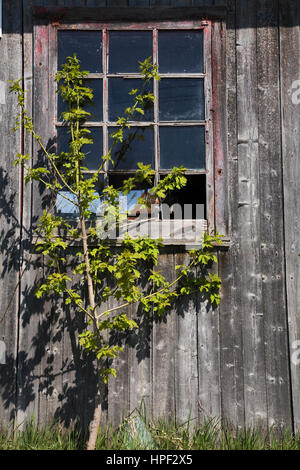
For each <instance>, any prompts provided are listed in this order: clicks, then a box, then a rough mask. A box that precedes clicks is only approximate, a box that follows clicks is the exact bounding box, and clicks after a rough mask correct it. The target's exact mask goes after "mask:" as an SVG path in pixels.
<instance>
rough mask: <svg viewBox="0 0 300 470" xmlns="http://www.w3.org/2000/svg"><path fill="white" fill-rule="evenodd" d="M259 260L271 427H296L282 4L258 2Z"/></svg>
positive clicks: (271, 0) (271, 1)
mask: <svg viewBox="0 0 300 470" xmlns="http://www.w3.org/2000/svg"><path fill="white" fill-rule="evenodd" d="M257 88H258V92H257V100H258V130H259V135H258V151H259V179H260V196H259V199H260V235H259V242H260V248H261V249H260V260H261V261H260V262H261V278H262V312H263V321H264V342H265V374H266V385H267V406H268V422H269V426H270V427H271V426H275V427H279V428H282V427H285V428H290V429H291V427H292V415H291V413H292V411H291V401H290V376H289V367H288V363H289V354H288V334H287V310H286V299H285V267H284V233H283V230H284V226H283V223H284V217H283V187H282V162H281V131H280V119H279V116H280V71H279V35H278V2H277V1H275V0H274V1H273V0H270V1H268V2H264V1H259V2H257Z"/></svg>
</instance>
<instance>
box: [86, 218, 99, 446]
mask: <svg viewBox="0 0 300 470" xmlns="http://www.w3.org/2000/svg"><path fill="white" fill-rule="evenodd" d="M81 233H82V245H83V255H84V261H85V268H86V277H87V284H88V293H89V303H90V307H91V308H92V310H93V317H94V322H93V323H94V331H95V332H96V331H97V320H96V312H95V292H94V287H93V280H92V277H91V272H90V260H89V252H88V243H87V233H86V225H85V219H84V217H83V216H82V215H81ZM100 389H101V387H100V377H99V389H98V393H97V394H96V398H95V410H94V416H93V419H92V421H91V423H90V426H89V440H88V443H87V450H95V447H96V442H97V436H98V430H99V427H100V423H101V417H102V402H101V393H100Z"/></svg>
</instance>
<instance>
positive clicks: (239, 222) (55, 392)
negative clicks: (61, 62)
mask: <svg viewBox="0 0 300 470" xmlns="http://www.w3.org/2000/svg"><path fill="white" fill-rule="evenodd" d="M4 3H5V5H4V15H3V17H4V18H5V22H4V36H3V38H2V39H1V40H0V80H1V81H2V82H5V83H6V81H7V80H8V79H14V78H19V77H20V76H21V75H22V61H23V69H24V70H23V72H24V79H25V83H24V84H25V88H26V89H28V94H27V98H26V106H27V108H28V109H29V111H32V109H33V108H32V100H33V98H34V103H35V105H34V106H35V114H36V113H38V116H40V118H39V125H40V126H41V128H42V132H43V135H44V136H45V137H46V138H47V137H49V136H50V138H51V137H53V134H52V129H53V127H52V123H51V122H50V121H49V120H48V118H47V116H46V115H47V112H48V111H49V110H50V114H53V102H49V100H47V97H46V91H47V89H48V87H49V86H51V84H50V80H49V69H48V66H49V64H50V62H51V60H50V58H49V57H48V58H47V60H46V62H45V63H44V64H43V65H42V66H38V67H37V68H36V70H35V72H34V70H33V61H32V57H33V53H35V54H36V51H37V49H38V47H42V48H45V46H46V49H47V48H48V46H47V44H46V43H47V41H48V39H47V38H49V35H48V33H47V32H46V29H45V30H44V33H45V34H44V36H43V35H41V36H36V37H35V38H33V36H32V31H33V21H34V18H33V16H32V8H33V7H34V6H44V7H48V6H52V7H61V6H69V7H71V8H70V9H69V11H70V12H71V13H72V14H73V16H74V18H75V19H76V15H78V14H81V12H82V10H79V9H80V8H81V7H90V8H91V10H90V11H91V12H92V15H93V14H94V13H93V12H96V13H97V12H98V13H97V14H98V15H99V17H100V16H101V18H104V19H105V18H106V19H108V18H110V19H117V18H118V19H120V18H121V17H123V18H124V19H127V20H132V21H134V20H135V19H136V18H140V17H141V16H143V19H145V18H147V19H150V20H151V19H153V18H157V15H158V13H155V8H150V7H157V8H159V7H160V8H161V9H162V10H160V11H162V15H163V16H162V17H163V18H166V19H171V18H172V17H173V18H175V17H177V18H185V17H186V16H188V13H187V10H186V6H193V7H196V8H198V9H197V10H194V11H196V13H195V15H196V16H197V17H200V16H201V12H203V11H205V12H206V13H205V14H206V15H207V14H210V13H211V14H212V17H215V16H218V15H219V16H222V17H224V10H222V8H220V7H222V6H224V5H226V6H227V17H226V29H225V28H224V25H223V26H222V27H221V25H220V24H219V23H216V25H215V28H214V34H215V39H216V41H215V43H214V46H213V58H215V59H217V60H218V62H219V63H221V64H222V66H221V68H220V69H218V68H216V69H215V70H214V76H215V79H216V81H217V83H218V84H219V87H218V86H217V94H218V96H217V98H218V99H217V101H215V103H217V102H218V104H216V106H219V105H221V106H222V109H225V108H226V109H227V117H226V116H225V112H224V113H223V112H221V113H220V116H221V119H222V121H220V123H218V126H219V132H220V143H221V145H222V146H224V149H225V150H226V147H227V151H226V152H223V150H224V149H223V150H222V152H223V153H222V152H221V153H222V155H225V157H223V156H222V157H220V158H219V160H218V164H217V165H216V167H215V176H216V177H217V179H216V188H217V187H218V178H219V176H220V178H221V177H223V175H225V177H226V180H227V182H228V192H229V195H228V201H229V210H228V212H227V213H226V211H224V213H223V212H222V211H223V209H224V206H223V205H222V204H223V201H224V200H225V199H226V196H225V197H223V196H222V198H221V197H220V196H219V192H218V197H217V199H216V214H217V215H218V214H222V215H221V217H220V219H218V220H219V221H220V224H219V225H218V223H217V227H221V230H220V231H222V230H225V231H227V230H228V235H229V236H230V238H231V246H230V249H229V250H228V251H220V252H219V254H218V259H219V265H218V268H217V269H218V273H219V275H220V277H221V279H222V282H223V287H222V300H221V304H220V307H219V309H216V310H207V309H206V307H205V304H204V303H199V302H198V303H195V302H193V301H192V300H191V302H188V303H185V302H183V301H182V302H180V304H179V305H178V308H177V309H174V311H172V313H171V314H170V315H167V316H166V318H165V319H164V320H162V321H161V322H160V323H159V322H157V323H155V324H154V326H153V331H151V328H150V327H149V325H148V326H146V325H144V329H143V330H142V332H143V335H144V336H143V337H140V336H139V335H140V334H141V333H137V335H138V336H136V334H133V335H131V336H129V337H128V339H127V343H128V344H127V346H126V350H125V352H124V353H123V355H121V357H120V359H119V363H118V364H117V369H118V371H119V375H118V378H117V380H114V379H112V380H111V382H110V383H109V386H108V391H107V390H103V400H104V410H105V411H104V415H103V424H105V423H107V422H108V421H112V422H113V423H114V424H115V425H117V424H119V422H120V419H121V417H122V414H126V413H127V412H129V411H130V410H132V409H133V408H134V407H136V406H138V405H139V404H140V401H141V400H142V399H143V398H144V399H145V403H146V406H147V409H148V411H149V410H150V412H152V413H153V416H154V417H161V416H163V417H167V418H168V419H171V418H175V419H176V421H177V422H182V421H184V420H185V419H187V418H188V417H189V416H191V417H195V418H196V419H195V421H197V419H199V417H200V419H201V420H202V419H203V418H204V417H214V416H218V417H220V416H221V417H222V418H223V421H224V422H225V423H228V424H230V425H234V426H239V427H243V426H244V425H246V426H249V425H260V426H264V427H267V426H271V425H272V424H277V425H279V426H281V427H287V428H290V427H292V425H293V424H294V427H295V429H300V398H299V393H298V391H299V388H300V379H299V365H296V363H293V362H291V358H292V357H294V358H296V359H297V355H296V356H295V353H297V347H295V341H298V340H300V321H299V318H300V315H299V311H300V307H299V306H300V294H299V292H300V285H299V282H300V281H299V279H300V267H299V260H300V258H299V253H300V246H299V229H300V227H299V216H298V214H299V213H300V209H299V201H300V193H299V177H300V164H299V158H298V154H299V148H300V142H299V135H300V132H299V104H295V103H294V102H293V93H294V92H295V91H296V88H293V86H294V83H295V82H296V81H297V80H300V62H299V57H300V51H299V44H300V36H299V25H300V7H299V2H298V1H297V0H288V1H283V0H280V1H279V6H280V11H279V12H278V10H277V1H275V0H267V1H262V0H257V2H245V1H242V0H236V1H235V0H228V1H227V2H226V1H225V0H224V1H223V0H211V1H210V0H208V1H205V0H191V1H187V2H183V1H182V0H166V1H164V0H142V1H139V0H124V1H123V0H116V1H106V0H74V1H68V2H67V1H65V0H23V30H24V32H23V44H22V43H21V34H22V33H21V29H22V24H21V23H22V12H21V6H22V2H21V1H20V0H13V1H12V2H4ZM105 6H108V7H109V6H111V7H112V9H111V11H113V13H110V12H109V10H107V13H106V14H105V13H103V11H105V10H104V9H103V7H105ZM127 6H128V7H130V8H126V7H127ZM172 7H175V8H174V10H173V8H172ZM236 7H237V9H236ZM93 8H94V10H93ZM201 8H203V9H204V10H201ZM172 10H173V11H172ZM138 11H139V13H138ZM221 11H222V12H223V13H222V15H221V13H220V12H221ZM71 13H69V14H70V15H71ZM193 14H194V13H193ZM105 15H106V16H105ZM122 15H123V16H122ZM278 16H279V18H280V24H279V26H280V29H279V30H278ZM219 34H222V35H223V36H222V37H223V40H224V42H223V45H222V48H218V41H217V37H218V35H219ZM47 35H48V36H47ZM22 48H23V56H22ZM47 50H48V52H49V49H47ZM52 53H53V51H52ZM52 53H51V54H52ZM225 53H226V55H225ZM12 57H13V59H14V60H12ZM47 61H48V62H47ZM50 68H51V67H50ZM34 73H35V75H34ZM33 76H34V77H35V79H34V80H33ZM33 83H34V86H35V89H34V90H33ZM41 84H43V85H41ZM1 86H2V85H1ZM225 92H226V93H225ZM224 94H226V96H224ZM1 100H2V101H3V100H5V104H4V105H3V103H2V101H1ZM15 111H16V102H15V100H14V98H13V97H12V96H10V95H8V93H7V88H5V96H4V98H3V97H2V95H1V97H0V119H1V117H2V120H1V132H0V161H1V172H2V173H1V175H2V180H1V181H2V183H3V184H2V187H3V188H4V187H5V190H4V191H3V196H2V198H1V199H0V208H1V234H2V239H1V240H2V241H1V247H2V249H1V254H0V262H1V269H2V274H1V276H2V277H1V278H0V292H1V293H2V297H1V298H2V299H3V304H4V303H5V301H6V300H7V299H8V298H9V295H10V291H11V286H12V285H15V281H16V280H17V270H18V268H19V264H18V263H19V252H18V237H19V226H18V223H19V219H18V217H19V187H20V186H19V184H20V183H19V182H20V180H19V176H20V175H19V170H18V169H14V170H12V169H11V161H12V159H13V158H14V156H15V153H16V152H18V151H20V149H21V139H20V135H18V134H12V133H11V131H10V129H11V128H12V127H13V115H14V113H15ZM224 119H226V121H227V122H225V121H224ZM3 123H4V124H3ZM49 129H50V134H48V132H49ZM2 130H4V132H2ZM44 131H45V132H44ZM281 139H282V146H281ZM31 149H32V141H31V138H28V137H25V138H24V152H25V153H30V152H31ZM219 150H220V147H215V151H219ZM34 152H35V155H37V149H36V148H34ZM221 153H220V155H221ZM226 154H227V157H226ZM220 164H221V165H222V166H221V167H220V166H219V165H220ZM218 169H221V170H222V171H221V173H220V174H218ZM41 197H42V195H41V194H40V193H39V191H38V188H36V187H35V188H34V192H33V193H32V188H31V186H30V185H29V186H27V187H25V188H24V204H23V248H24V250H23V254H22V257H21V262H22V263H24V261H25V260H26V259H27V258H28V256H29V255H30V246H29V245H28V240H30V236H31V233H30V227H31V223H32V219H34V218H35V217H36V216H37V214H38V213H40V209H41ZM217 218H218V216H217ZM216 220H217V219H216ZM222 223H224V225H223V227H224V228H223V229H222ZM226 224H227V225H228V229H227V225H226ZM3 237H4V238H3ZM175 250H176V249H175V248H174V249H173V251H174V252H172V249H171V248H169V251H170V253H169V254H164V255H162V256H161V259H160V267H161V269H163V270H164V272H165V273H167V274H168V276H169V278H170V279H173V278H172V274H171V272H172V270H173V269H174V266H175V265H176V264H179V260H180V259H181V258H184V256H185V255H183V254H182V253H177V252H176V253H175ZM7 253H9V257H8V256H7ZM32 261H33V265H32V267H31V269H30V270H29V271H27V272H26V274H25V276H24V278H23V280H22V285H21V296H20V300H21V316H20V320H19V321H20V327H19V330H18V323H17V322H18V320H17V309H18V305H17V301H16V300H15V301H14V302H13V304H12V305H11V309H10V311H9V312H8V315H7V317H6V320H5V323H3V324H1V325H0V340H2V338H3V337H4V340H5V342H6V344H7V347H8V355H7V366H2V365H0V419H1V422H7V423H8V422H9V421H11V420H12V419H13V417H14V414H15V411H16V386H17V388H18V396H17V401H18V402H17V410H18V412H17V422H18V423H23V422H24V420H26V419H28V418H31V416H32V414H34V415H35V417H36V418H37V420H39V421H40V422H41V423H45V422H47V421H51V418H52V417H53V416H54V417H55V418H57V419H61V421H62V422H63V423H64V424H66V425H67V426H68V425H69V424H70V423H71V422H72V420H74V419H76V418H79V420H80V422H81V423H82V424H83V425H86V424H88V422H89V420H90V417H91V413H92V409H93V396H94V394H95V391H96V386H97V381H96V379H95V369H94V366H93V363H92V362H89V361H82V359H83V357H82V353H81V351H80V348H79V346H78V340H77V333H78V331H80V329H81V328H83V321H82V319H81V318H78V317H76V315H75V313H74V311H73V310H72V309H70V310H67V309H65V308H64V309H62V306H61V305H60V304H59V303H57V304H56V305H55V308H53V307H52V306H51V305H50V304H47V303H44V304H43V303H39V302H37V300H36V299H35V297H34V288H35V285H36V283H37V282H38V281H39V280H40V279H41V278H42V276H43V275H44V269H45V268H44V262H43V260H42V259H41V258H40V257H34V258H33V259H32ZM285 270H286V273H285ZM130 315H131V316H132V317H134V316H135V315H136V311H135V309H134V308H133V309H132V310H131V311H130ZM286 315H287V316H288V322H287V321H286ZM0 316H1V315H0ZM195 323H196V324H195ZM18 336H19V340H18ZM288 346H289V350H288ZM17 348H18V374H17V379H16V353H17ZM195 348H196V353H195ZM195 354H196V355H195ZM293 355H294V356H293ZM82 364H85V365H84V366H83V365H82ZM289 368H291V375H292V387H291V388H292V390H290V377H289ZM186 390H188V392H186ZM291 392H292V400H291ZM292 415H293V416H294V423H292Z"/></svg>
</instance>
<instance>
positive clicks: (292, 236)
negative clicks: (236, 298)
mask: <svg viewBox="0 0 300 470" xmlns="http://www.w3.org/2000/svg"><path fill="white" fill-rule="evenodd" d="M279 4H280V73H281V122H282V162H283V189H284V223H285V231H284V234H285V262H286V284H287V304H288V324H289V340H290V355H291V359H292V361H291V365H290V366H291V376H292V393H293V396H292V403H293V414H294V426H295V429H296V430H299V429H300V395H299V388H300V374H299V364H298V363H297V358H298V357H299V354H298V353H297V352H298V351H299V346H297V343H296V341H299V339H300V315H299V311H300V257H299V253H300V243H299V230H300V219H299V213H300V207H299V204H300V202H299V201H300V189H299V177H300V163H299V148H300V140H299V139H300V137H299V136H300V130H299V106H300V105H299V93H298V100H297V96H296V92H297V90H299V82H296V81H297V80H299V79H300V29H299V24H300V5H299V2H297V1H288V2H283V1H280V2H279ZM297 83H298V86H296V85H297Z"/></svg>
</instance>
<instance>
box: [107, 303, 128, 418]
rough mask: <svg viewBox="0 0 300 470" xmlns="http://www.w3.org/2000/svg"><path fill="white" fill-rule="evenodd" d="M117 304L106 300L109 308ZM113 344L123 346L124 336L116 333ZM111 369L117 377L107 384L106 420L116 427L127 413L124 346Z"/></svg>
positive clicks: (126, 362)
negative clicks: (114, 370) (113, 369)
mask: <svg viewBox="0 0 300 470" xmlns="http://www.w3.org/2000/svg"><path fill="white" fill-rule="evenodd" d="M118 304H119V303H118V302H117V301H116V300H114V299H112V298H110V299H109V300H108V305H109V308H114V307H116V306H117V305H118ZM116 341H117V343H116ZM113 344H119V345H120V346H121V345H123V346H124V335H123V334H122V333H120V334H118V333H117V334H116V335H115V336H114V337H113ZM111 367H114V368H115V369H116V371H117V377H116V378H114V377H111V378H110V380H109V383H108V410H107V419H108V422H109V423H111V424H112V425H113V426H118V425H119V424H120V423H121V421H122V418H123V417H125V416H127V414H128V412H129V373H128V372H129V351H128V346H126V344H125V347H124V351H122V352H120V354H119V356H118V357H117V358H116V359H114V360H113V362H112V364H111Z"/></svg>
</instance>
